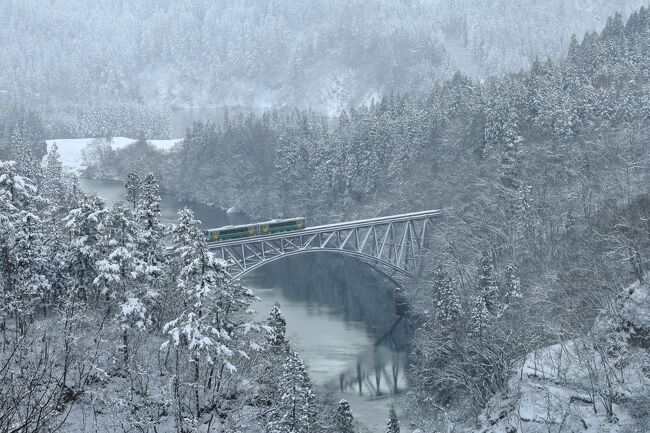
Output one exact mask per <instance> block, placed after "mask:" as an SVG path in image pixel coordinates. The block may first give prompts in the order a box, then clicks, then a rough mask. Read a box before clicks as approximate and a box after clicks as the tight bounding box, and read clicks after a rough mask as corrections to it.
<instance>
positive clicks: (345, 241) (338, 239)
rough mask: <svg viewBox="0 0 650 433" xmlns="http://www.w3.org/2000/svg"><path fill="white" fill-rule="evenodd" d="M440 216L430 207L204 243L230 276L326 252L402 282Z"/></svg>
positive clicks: (441, 213) (237, 275) (412, 269)
mask: <svg viewBox="0 0 650 433" xmlns="http://www.w3.org/2000/svg"><path fill="white" fill-rule="evenodd" d="M443 214H444V212H443V211H441V210H429V211H423V212H414V213H408V214H402V215H393V216H385V217H379V218H371V219H365V220H359V221H350V222H343V223H336V224H327V225H321V226H315V227H308V228H305V229H303V230H296V231H288V232H283V233H277V234H273V235H267V236H255V237H250V238H241V239H234V240H229V241H217V242H210V243H208V247H209V248H210V250H212V251H213V252H215V254H216V255H217V256H218V257H221V258H222V259H224V260H225V261H227V262H229V264H230V268H229V272H230V274H231V275H232V276H233V277H234V278H240V277H243V276H244V275H246V274H247V273H249V272H251V271H253V270H255V269H257V268H259V267H261V266H264V265H265V264H267V263H271V262H273V261H275V260H279V259H281V258H283V257H289V256H293V255H296V254H304V253H313V252H328V253H337V254H344V255H348V256H352V257H356V258H357V259H359V260H360V261H362V262H365V263H367V264H369V265H370V266H371V267H372V268H374V269H375V270H377V271H378V272H380V273H382V274H383V275H384V276H386V277H387V278H388V279H390V280H391V281H393V282H394V283H395V284H396V285H398V286H402V285H403V283H404V282H405V281H406V280H408V279H410V278H412V277H413V272H414V271H415V269H416V268H417V265H418V258H419V255H420V251H421V250H422V248H424V246H425V243H426V241H427V237H428V235H429V234H430V232H431V229H432V226H433V223H434V220H436V219H440V218H441V217H442V216H443Z"/></svg>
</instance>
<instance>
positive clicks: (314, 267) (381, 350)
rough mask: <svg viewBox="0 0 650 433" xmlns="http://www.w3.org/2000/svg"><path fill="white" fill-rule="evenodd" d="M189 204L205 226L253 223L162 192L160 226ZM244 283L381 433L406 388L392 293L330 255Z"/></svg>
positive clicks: (105, 184)
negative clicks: (276, 308) (275, 312)
mask: <svg viewBox="0 0 650 433" xmlns="http://www.w3.org/2000/svg"><path fill="white" fill-rule="evenodd" d="M80 183H81V186H82V188H83V189H84V190H85V191H87V192H97V193H99V194H100V195H101V196H103V197H104V198H105V199H106V200H107V201H108V202H109V203H112V202H114V201H115V200H122V199H123V195H124V187H123V185H122V183H120V182H111V181H99V180H89V179H81V180H80ZM184 206H187V207H190V208H192V209H193V210H194V213H195V215H196V217H197V218H198V219H200V220H201V221H202V222H203V227H204V228H214V227H220V226H223V225H227V224H241V223H245V222H249V221H250V220H249V219H248V218H247V217H246V216H245V215H228V214H227V213H226V212H225V211H223V210H221V209H219V208H215V207H210V206H205V205H200V204H196V203H185V202H181V201H178V200H176V199H175V198H174V197H173V196H171V195H166V194H162V216H161V220H162V222H163V223H167V224H168V223H172V222H174V221H175V219H176V212H177V211H178V209H181V208H182V207H184ZM269 217H272V215H270V216H269ZM308 223H309V222H308ZM243 283H244V284H245V285H246V286H247V287H249V288H251V289H252V290H253V291H254V292H255V295H256V296H258V297H259V298H260V299H261V301H260V302H258V303H257V304H256V305H254V308H255V310H256V311H257V315H258V318H259V319H260V320H261V319H264V318H265V317H266V315H267V313H268V311H269V310H270V309H271V307H272V305H273V304H274V303H276V302H277V303H278V304H280V308H281V309H282V312H283V313H284V315H285V317H286V319H287V334H288V335H289V337H290V338H291V339H292V342H293V345H294V347H295V348H296V349H297V350H298V352H299V353H300V355H301V357H302V359H303V360H304V361H305V363H306V365H307V368H308V370H309V374H310V377H311V378H312V380H313V382H314V384H315V385H316V387H317V388H318V389H319V390H321V391H323V392H326V393H330V394H331V396H332V398H334V399H336V400H338V399H341V398H345V399H346V400H348V401H349V402H350V405H351V407H352V411H353V414H354V415H355V417H356V418H357V419H359V420H360V421H361V422H363V423H364V424H366V425H367V426H368V427H369V428H370V429H371V431H383V430H384V428H385V427H384V426H385V422H386V419H387V414H388V408H389V407H390V406H391V405H392V404H394V403H395V402H396V401H397V400H398V399H399V397H400V395H401V394H402V393H403V392H404V391H405V390H406V388H407V382H406V380H405V372H404V365H405V363H406V347H405V346H406V340H407V330H406V326H407V325H406V321H402V320H400V318H399V316H397V314H396V313H395V302H394V299H393V290H394V287H393V286H392V285H391V284H390V283H389V282H388V281H386V280H384V279H382V278H381V277H379V276H378V275H377V274H376V273H375V272H373V271H372V270H370V269H369V268H368V267H367V265H365V264H363V263H361V262H357V261H355V259H352V258H348V257H342V256H336V255H328V254H304V255H298V256H292V257H290V258H287V259H285V260H278V261H276V262H273V263H270V264H269V265H267V266H263V267H261V268H259V269H257V270H256V271H255V272H253V273H251V274H249V275H247V276H246V277H244V278H243Z"/></svg>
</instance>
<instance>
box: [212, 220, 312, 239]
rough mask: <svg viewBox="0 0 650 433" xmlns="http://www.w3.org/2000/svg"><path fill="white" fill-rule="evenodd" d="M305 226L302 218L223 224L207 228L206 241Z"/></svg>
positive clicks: (285, 230)
mask: <svg viewBox="0 0 650 433" xmlns="http://www.w3.org/2000/svg"><path fill="white" fill-rule="evenodd" d="M305 226H306V224H305V219H304V218H290V219H282V220H272V221H266V222H262V223H255V224H243V225H239V226H225V227H220V228H218V229H211V230H207V231H206V232H205V233H206V237H207V239H208V242H216V241H225V240H228V239H238V238H248V237H252V236H264V235H272V234H274V233H281V232H288V231H292V230H302V229H304V228H305Z"/></svg>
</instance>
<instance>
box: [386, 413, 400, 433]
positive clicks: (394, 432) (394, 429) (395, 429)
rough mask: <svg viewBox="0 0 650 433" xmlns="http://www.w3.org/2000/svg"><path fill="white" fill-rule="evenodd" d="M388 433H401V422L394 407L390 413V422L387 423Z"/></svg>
mask: <svg viewBox="0 0 650 433" xmlns="http://www.w3.org/2000/svg"><path fill="white" fill-rule="evenodd" d="M386 433H399V420H398V419H397V412H396V411H395V408H394V407H391V408H390V410H389V411H388V422H387V423H386Z"/></svg>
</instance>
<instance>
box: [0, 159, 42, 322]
mask: <svg viewBox="0 0 650 433" xmlns="http://www.w3.org/2000/svg"><path fill="white" fill-rule="evenodd" d="M15 167H16V164H15V163H14V162H13V161H11V162H3V161H0V241H1V242H0V245H2V246H1V247H0V248H1V255H2V260H0V266H1V269H2V273H1V274H2V280H1V282H0V285H1V287H0V289H1V290H2V299H1V300H2V301H3V302H2V303H3V307H4V308H3V309H4V310H5V313H6V314H7V313H8V314H11V315H13V316H14V317H15V319H16V325H17V329H21V330H24V327H25V325H26V323H27V320H28V319H29V318H30V317H31V315H32V314H33V312H34V309H35V308H36V306H37V303H38V301H39V300H40V301H42V300H44V299H45V298H46V297H47V296H48V291H49V288H50V285H49V282H48V281H47V279H46V277H45V274H46V269H45V267H46V264H47V261H46V258H45V256H44V254H43V238H44V234H43V226H42V223H41V219H40V217H39V216H38V215H37V210H36V209H37V205H38V204H39V202H40V201H41V198H40V196H38V195H37V194H36V186H35V185H34V184H33V183H32V181H31V179H29V178H27V177H23V176H20V175H18V174H16V171H15Z"/></svg>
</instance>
